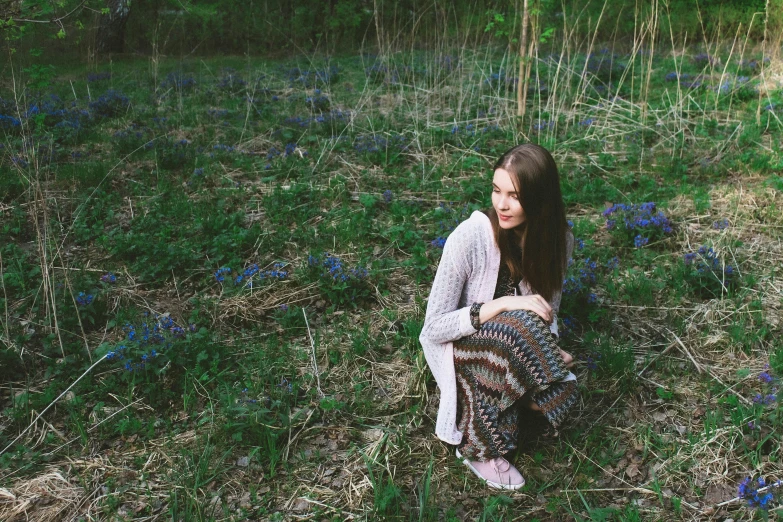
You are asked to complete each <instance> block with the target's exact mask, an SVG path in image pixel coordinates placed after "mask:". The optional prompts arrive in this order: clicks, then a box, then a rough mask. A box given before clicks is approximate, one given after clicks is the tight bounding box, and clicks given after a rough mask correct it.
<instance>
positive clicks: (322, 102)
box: [305, 89, 331, 112]
mask: <svg viewBox="0 0 783 522" xmlns="http://www.w3.org/2000/svg"><path fill="white" fill-rule="evenodd" d="M330 103H331V102H330V101H329V97H328V96H326V95H325V94H321V90H320V89H316V90H315V91H314V92H313V95H312V96H308V97H307V98H305V105H307V107H308V108H309V109H310V110H312V111H314V112H326V111H328V110H329V106H330Z"/></svg>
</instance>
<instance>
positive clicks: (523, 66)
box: [517, 0, 530, 129]
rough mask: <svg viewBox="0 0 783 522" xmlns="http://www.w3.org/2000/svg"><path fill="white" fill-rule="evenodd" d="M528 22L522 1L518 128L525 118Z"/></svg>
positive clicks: (526, 7)
mask: <svg viewBox="0 0 783 522" xmlns="http://www.w3.org/2000/svg"><path fill="white" fill-rule="evenodd" d="M529 21H530V9H529V7H528V3H527V0H523V4H522V38H521V39H520V43H519V78H518V79H517V117H518V118H517V119H518V120H519V121H517V124H518V125H519V128H520V129H521V128H522V120H523V118H524V117H525V104H526V100H525V98H526V96H525V94H527V85H524V84H525V83H527V82H526V81H525V76H526V74H525V69H526V65H527V55H528V52H527V47H528V44H527V27H528V23H529Z"/></svg>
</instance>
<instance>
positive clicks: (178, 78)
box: [160, 71, 196, 91]
mask: <svg viewBox="0 0 783 522" xmlns="http://www.w3.org/2000/svg"><path fill="white" fill-rule="evenodd" d="M195 87H196V79H195V78H193V75H192V74H185V73H183V72H182V71H174V72H170V73H168V74H167V75H166V78H164V80H163V81H162V82H160V88H161V89H163V90H167V89H176V90H178V91H189V90H192V89H195Z"/></svg>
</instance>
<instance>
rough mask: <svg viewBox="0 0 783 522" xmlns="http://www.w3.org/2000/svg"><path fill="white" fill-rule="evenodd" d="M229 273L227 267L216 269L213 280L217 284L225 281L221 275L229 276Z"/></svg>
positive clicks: (229, 270)
mask: <svg viewBox="0 0 783 522" xmlns="http://www.w3.org/2000/svg"><path fill="white" fill-rule="evenodd" d="M230 273H231V269H230V268H228V267H222V268H218V270H217V272H215V280H216V281H217V282H218V283H222V282H223V281H224V280H225V277H224V276H223V274H230Z"/></svg>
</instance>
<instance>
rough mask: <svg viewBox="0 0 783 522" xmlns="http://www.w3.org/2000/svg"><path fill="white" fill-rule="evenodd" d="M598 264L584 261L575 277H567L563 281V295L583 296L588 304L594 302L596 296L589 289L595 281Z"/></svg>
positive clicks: (588, 260)
mask: <svg viewBox="0 0 783 522" xmlns="http://www.w3.org/2000/svg"><path fill="white" fill-rule="evenodd" d="M597 268H598V264H597V263H596V262H595V261H593V260H592V259H590V258H589V257H588V258H587V259H584V260H583V261H582V264H581V266H580V267H579V269H578V271H577V272H576V274H575V275H572V276H568V277H566V278H565V280H564V281H563V295H570V296H579V295H584V296H585V298H586V299H587V302H588V303H594V302H595V301H596V295H595V294H594V293H592V292H590V289H591V288H592V287H593V285H595V283H596V281H597V279H598V278H597V274H596V270H597Z"/></svg>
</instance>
